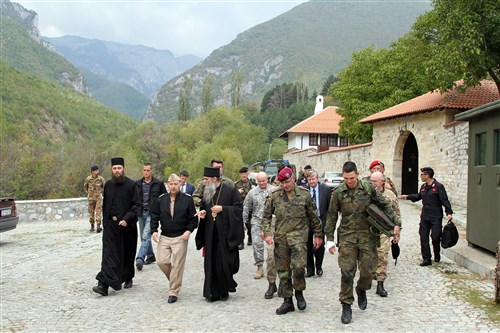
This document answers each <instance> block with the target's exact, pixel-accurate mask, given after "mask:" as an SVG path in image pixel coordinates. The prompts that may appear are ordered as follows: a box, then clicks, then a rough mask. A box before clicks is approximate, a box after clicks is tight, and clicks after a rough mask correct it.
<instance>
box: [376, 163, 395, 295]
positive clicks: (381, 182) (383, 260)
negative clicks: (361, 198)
mask: <svg viewBox="0 0 500 333" xmlns="http://www.w3.org/2000/svg"><path fill="white" fill-rule="evenodd" d="M370 181H371V182H372V183H373V185H374V186H375V188H376V189H377V191H380V192H382V194H383V195H384V196H386V197H387V199H389V200H390V201H391V206H392V209H394V211H395V212H396V215H397V216H398V218H399V219H400V220H401V212H400V210H399V204H398V198H397V197H396V195H395V194H394V193H393V192H392V191H389V190H387V189H386V188H385V177H384V174H383V173H382V172H380V171H375V172H373V173H372V175H371V176H370ZM399 235H400V234H399V233H397V234H396V233H395V234H394V242H395V243H398V242H399ZM390 247H391V240H390V238H389V236H387V235H386V234H384V233H381V234H380V246H379V247H378V248H377V258H378V263H377V269H376V270H375V274H374V276H375V279H376V280H377V295H379V296H380V297H387V291H386V290H385V288H384V281H385V280H386V279H387V256H388V255H389V249H390Z"/></svg>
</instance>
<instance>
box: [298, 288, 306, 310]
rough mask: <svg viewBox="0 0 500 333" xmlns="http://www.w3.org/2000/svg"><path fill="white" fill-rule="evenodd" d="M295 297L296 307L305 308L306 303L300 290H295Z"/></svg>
mask: <svg viewBox="0 0 500 333" xmlns="http://www.w3.org/2000/svg"><path fill="white" fill-rule="evenodd" d="M295 298H296V299H297V307H298V308H299V310H305V309H306V306H307V303H306V299H305V298H304V294H303V293H302V290H296V291H295Z"/></svg>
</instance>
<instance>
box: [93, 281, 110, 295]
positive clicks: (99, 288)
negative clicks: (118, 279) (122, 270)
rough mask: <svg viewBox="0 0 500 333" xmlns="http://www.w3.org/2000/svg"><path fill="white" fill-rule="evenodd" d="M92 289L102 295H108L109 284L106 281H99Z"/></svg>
mask: <svg viewBox="0 0 500 333" xmlns="http://www.w3.org/2000/svg"><path fill="white" fill-rule="evenodd" d="M92 291H93V292H95V293H98V294H100V295H102V296H108V286H106V285H105V284H104V283H102V282H99V283H98V284H97V286H95V287H92Z"/></svg>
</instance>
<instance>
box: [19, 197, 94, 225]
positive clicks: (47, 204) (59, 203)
mask: <svg viewBox="0 0 500 333" xmlns="http://www.w3.org/2000/svg"><path fill="white" fill-rule="evenodd" d="M87 202H88V201H87V198H73V199H57V200H20V201H16V208H17V215H18V216H19V222H20V223H23V222H39V221H45V222H50V221H60V220H65V221H67V220H80V219H86V218H88V210H87Z"/></svg>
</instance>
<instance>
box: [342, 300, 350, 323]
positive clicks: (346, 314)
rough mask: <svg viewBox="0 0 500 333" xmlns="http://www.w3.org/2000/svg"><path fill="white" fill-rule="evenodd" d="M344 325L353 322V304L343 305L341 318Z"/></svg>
mask: <svg viewBox="0 0 500 333" xmlns="http://www.w3.org/2000/svg"><path fill="white" fill-rule="evenodd" d="M340 320H341V321H342V324H349V323H350V322H351V320H352V309H351V304H347V303H342V317H340Z"/></svg>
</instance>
